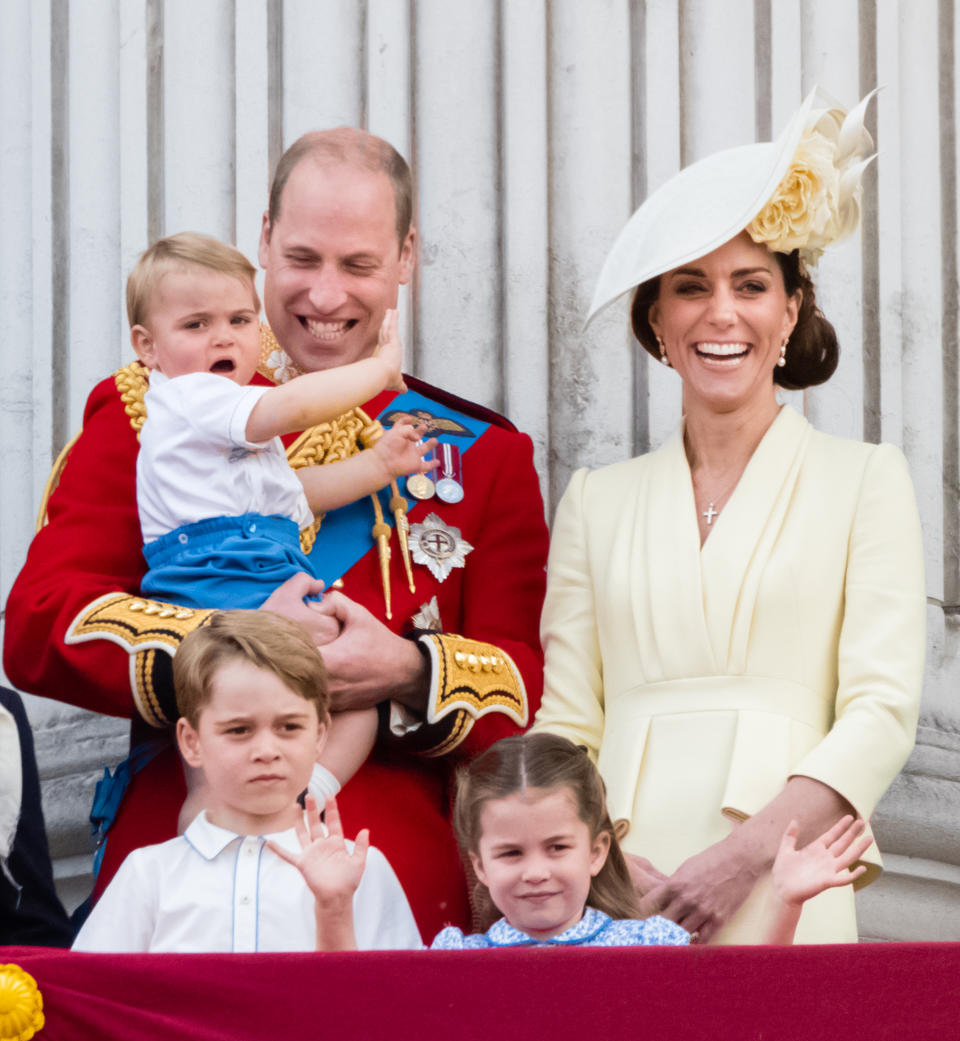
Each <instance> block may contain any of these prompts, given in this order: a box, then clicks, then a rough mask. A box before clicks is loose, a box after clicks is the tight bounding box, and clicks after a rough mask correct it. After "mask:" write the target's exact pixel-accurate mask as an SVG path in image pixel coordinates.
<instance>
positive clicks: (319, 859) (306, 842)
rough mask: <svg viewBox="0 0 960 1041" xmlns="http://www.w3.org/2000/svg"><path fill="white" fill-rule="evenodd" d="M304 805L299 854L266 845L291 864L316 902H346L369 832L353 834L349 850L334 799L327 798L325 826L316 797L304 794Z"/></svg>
mask: <svg viewBox="0 0 960 1041" xmlns="http://www.w3.org/2000/svg"><path fill="white" fill-rule="evenodd" d="M306 807H307V808H306V810H305V811H304V813H303V816H302V817H300V818H298V820H297V838H298V839H299V840H300V852H299V853H291V852H290V851H289V850H286V849H284V848H283V847H282V846H278V845H277V844H276V843H275V842H268V843H267V845H268V846H269V847H270V849H271V850H273V852H274V853H276V855H277V856H278V857H279V858H280V859H281V860H285V861H286V862H287V863H288V864H293V866H294V867H295V868H296V869H297V870H298V871H299V872H300V874H301V875H303V878H304V881H305V882H306V883H307V885H308V886H309V887H310V891H311V892H312V893H313V896H314V899H315V900H316V901H317V904H318V905H323V906H331V905H336V904H339V903H346V902H347V901H350V900H352V899H353V894H354V892H355V891H356V888H357V886H358V885H360V879H361V878H362V877H363V868H364V865H365V864H366V862H367V849H368V847H369V845H370V832H369V830H368V829H366V828H364V829H363V831H361V832H360V833H359V834H358V835H357V837H356V839H355V840H354V843H353V851H352V852H351V851H350V850H349V849H347V844H346V842H345V841H344V838H343V826H342V825H341V823H340V811H339V810H338V809H337V800H336V799H334V798H332V797H331V798H329V799H327V803H326V807H325V813H326V821H327V826H326V828H324V826H323V822H322V821H321V820H320V812H319V810H318V809H317V800H316V799H314V797H313V796H312V795H308V796H307V799H306Z"/></svg>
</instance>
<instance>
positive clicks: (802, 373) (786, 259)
mask: <svg viewBox="0 0 960 1041" xmlns="http://www.w3.org/2000/svg"><path fill="white" fill-rule="evenodd" d="M773 255H774V256H775V257H776V258H777V263H778V264H779V265H780V271H781V273H782V274H783V285H784V289H786V292H787V296H793V294H794V293H796V292H797V290H798V289H799V290H800V291H801V292H802V293H803V299H802V300H801V301H800V309H799V312H798V314H797V324H796V325H795V326H794V327H793V332H792V333H791V334H790V339H789V340H788V341H787V354H786V362H787V363H786V365H784V366H783V367H782V368H781V367H780V366H777V367H776V368H775V369H774V370H773V382H774V383H778V384H779V385H780V386H781V387H783V388H784V389H785V390H803V389H804V388H805V387H815V386H816V385H817V384H818V383H826V381H827V380H828V379H830V377H831V376H832V375H833V373H834V371H835V370H836V368H837V362H838V361H839V360H840V345H839V343H838V342H837V334H836V332H835V331H834V328H833V326H832V325H831V324H830V322H828V321H827V319H826V318H824V316H823V313H822V312H821V310H820V308H819V307H817V300H816V294H815V292H814V288H813V282H812V281H811V280H810V276H809V275H808V274H807V273H806V271H804V270H803V266H802V265H801V263H800V254H799V252H798V251H797V250H794V251H793V252H792V253H774V254H773ZM659 296H660V279H659V277H658V278H651V279H650V281H649V282H644V283H643V284H642V285H639V286H637V288H636V290H635V292H634V294H633V304H632V306H631V308H630V324H631V326H632V327H633V335H634V336H636V338H637V339H638V340H639V341H640V345H641V346H642V347H643V349H644V350H645V351H646V352H647V353H648V354H651V355H652V356H653V357H654V358H656V360H657V361H659V360H660V347H659V345H658V343H657V337H656V334H655V333H654V331H653V329H652V328H651V326H650V308H651V307H652V306H653V304H655V303H656V301H657V298H658V297H659Z"/></svg>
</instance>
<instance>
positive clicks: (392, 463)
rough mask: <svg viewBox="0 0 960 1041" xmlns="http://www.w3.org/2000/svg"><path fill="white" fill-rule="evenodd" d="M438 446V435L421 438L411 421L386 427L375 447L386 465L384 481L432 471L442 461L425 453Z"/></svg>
mask: <svg viewBox="0 0 960 1041" xmlns="http://www.w3.org/2000/svg"><path fill="white" fill-rule="evenodd" d="M436 447H437V439H436V438H435V437H433V438H431V439H430V440H429V441H426V442H423V441H421V440H420V435H419V433H418V432H417V431H416V429H415V428H414V427H413V426H411V425H410V424H409V423H398V424H397V425H396V426H393V427H391V428H390V429H389V430H385V431H384V432H383V434H382V435H381V437H380V438H379V439H378V440H377V442H376V444H375V445H374V446H373V448H372V449H371V451H372V452H373V454H374V457H375V458H376V460H377V462H378V463H380V465H381V466H382V467H383V469H384V475H385V478H386V480H385V481H384V484H387V483H388V482H389V481H392V480H393V479H394V478H395V477H403V476H405V475H406V474H414V473H429V471H431V470H435V469H436V468H437V467H438V466H439V465H440V460H439V459H431V460H429V461H428V460H426V459H424V456H425V455H426V454H427V453H428V452H432V451H433V450H434V449H435V448H436Z"/></svg>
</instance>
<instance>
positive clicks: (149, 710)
mask: <svg viewBox="0 0 960 1041" xmlns="http://www.w3.org/2000/svg"><path fill="white" fill-rule="evenodd" d="M212 614H213V611H209V610H199V609H197V608H193V607H180V606H178V605H176V604H165V603H160V602H158V601H156V600H147V599H145V598H144V597H142V596H131V595H130V594H128V593H107V594H106V595H105V596H101V597H99V598H98V599H96V600H94V601H93V602H92V603H89V604H87V606H86V607H84V608H83V610H82V611H81V612H80V613H79V614H78V615H77V617H76V618H74V620H73V621H72V622H71V623H70V627H69V628H68V629H67V634H66V636H65V637H64V642H65V643H68V644H72V643H86V642H87V641H89V640H109V641H110V642H111V643H115V644H117V646H119V647H122V648H123V649H124V650H125V651H126V652H127V653H128V654H129V655H130V692H131V694H132V696H133V702H134V704H135V705H136V707H137V711H138V712H139V713H140V715H141V716H143V718H144V719H145V720H146V722H147V723H149V724H150V726H153V727H163V726H167V725H168V724H170V723H173V722H175V721H176V718H177V709H176V700H175V698H174V696H173V683H172V672H171V665H170V663H171V661H172V659H173V655H174V654H175V653H176V650H177V648H178V647H179V646H180V642H181V641H182V640H183V638H184V637H185V636H187V635H188V634H189V633H192V632H193V630H194V629H199V628H200V626H201V625H204V624H205V623H206V621H207V619H208V618H209V617H210V615H212ZM158 651H160V652H163V653H160V654H158V653H157V652H158Z"/></svg>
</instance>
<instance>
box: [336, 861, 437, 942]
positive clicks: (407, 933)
mask: <svg viewBox="0 0 960 1041" xmlns="http://www.w3.org/2000/svg"><path fill="white" fill-rule="evenodd" d="M353 920H354V932H355V933H356V938H357V948H358V949H359V950H361V951H375V950H395V951H406V950H419V949H420V948H421V947H422V946H423V941H422V940H421V939H420V930H419V929H418V928H417V923H416V921H414V917H413V912H412V911H411V910H410V904H409V903H408V902H407V896H406V893H404V891H403V887H402V886H401V885H400V880H399V879H398V878H397V876H396V875H395V874H394V873H393V868H392V867H390V864H389V862H388V860H387V858H386V857H385V856H384V855H383V854H382V853H381V852H380V850H378V849H377V848H376V846H371V847H370V849H369V850H368V851H367V865H366V867H365V868H364V872H363V878H362V879H361V880H360V885H359V886H358V887H357V891H356V893H354V896H353Z"/></svg>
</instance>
